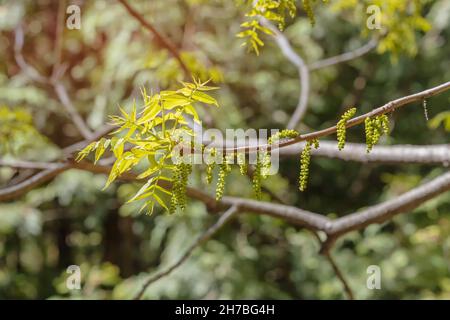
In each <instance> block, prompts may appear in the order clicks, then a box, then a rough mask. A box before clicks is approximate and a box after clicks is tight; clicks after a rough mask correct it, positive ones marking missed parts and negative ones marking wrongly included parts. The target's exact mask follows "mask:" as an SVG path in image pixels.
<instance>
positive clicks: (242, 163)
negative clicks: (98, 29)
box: [237, 152, 248, 176]
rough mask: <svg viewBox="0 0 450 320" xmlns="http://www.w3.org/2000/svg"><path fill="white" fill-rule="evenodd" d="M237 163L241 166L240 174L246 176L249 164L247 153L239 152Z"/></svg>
mask: <svg viewBox="0 0 450 320" xmlns="http://www.w3.org/2000/svg"><path fill="white" fill-rule="evenodd" d="M237 163H238V165H239V171H240V173H241V174H242V175H243V176H245V175H246V174H247V171H248V164H247V163H246V162H245V153H243V152H239V153H238V154H237Z"/></svg>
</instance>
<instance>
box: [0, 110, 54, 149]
mask: <svg viewBox="0 0 450 320" xmlns="http://www.w3.org/2000/svg"><path fill="white" fill-rule="evenodd" d="M46 140H47V139H46V138H45V137H44V136H43V135H41V134H40V133H39V132H38V131H37V130H36V128H35V127H34V125H33V119H32V116H31V114H30V113H29V112H28V111H27V110H26V109H24V108H21V107H15V108H9V107H7V106H0V155H2V154H8V153H11V154H17V153H18V152H20V151H23V150H25V149H28V148H30V147H33V146H34V145H35V144H36V143H37V142H38V141H42V142H44V141H45V142H46Z"/></svg>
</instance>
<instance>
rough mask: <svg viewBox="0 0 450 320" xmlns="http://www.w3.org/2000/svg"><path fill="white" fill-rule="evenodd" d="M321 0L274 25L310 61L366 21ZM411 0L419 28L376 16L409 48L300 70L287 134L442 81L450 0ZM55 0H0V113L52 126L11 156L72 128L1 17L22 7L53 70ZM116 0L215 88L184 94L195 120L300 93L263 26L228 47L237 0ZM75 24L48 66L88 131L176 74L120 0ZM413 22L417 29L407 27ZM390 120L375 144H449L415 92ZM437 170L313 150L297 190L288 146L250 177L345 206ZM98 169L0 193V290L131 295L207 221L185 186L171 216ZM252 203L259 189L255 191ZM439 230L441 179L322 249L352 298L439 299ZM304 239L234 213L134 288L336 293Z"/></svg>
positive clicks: (256, 116)
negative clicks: (434, 188) (252, 50)
mask: <svg viewBox="0 0 450 320" xmlns="http://www.w3.org/2000/svg"><path fill="white" fill-rule="evenodd" d="M329 2H330V3H329V4H326V5H325V4H320V6H317V8H315V9H314V14H315V20H316V23H315V25H314V26H312V25H311V23H310V21H309V19H308V18H307V17H306V15H305V13H304V11H302V10H299V16H298V17H296V18H294V19H288V20H286V25H285V26H284V32H285V34H286V36H287V37H288V39H289V41H290V42H291V43H292V45H293V46H294V48H295V49H296V51H297V52H298V53H299V54H300V55H302V57H304V59H305V60H306V61H307V62H309V63H311V62H314V61H317V60H320V59H323V58H327V57H330V56H333V55H336V54H340V53H342V52H344V51H348V50H351V49H354V48H357V47H360V46H361V45H363V44H364V43H365V41H367V40H366V39H365V38H361V34H362V35H363V36H364V35H366V36H371V33H370V32H369V31H367V30H365V29H364V27H362V26H363V25H364V21H365V18H366V17H367V15H366V12H365V10H362V9H356V10H344V8H341V9H339V10H333V5H336V6H338V5H339V4H340V3H344V2H346V3H350V4H353V5H356V6H357V8H363V7H361V6H364V4H365V3H366V2H365V1H364V2H360V1H358V4H356V3H355V1H329ZM406 2H409V1H386V2H384V1H383V3H389V4H390V5H389V6H391V7H389V6H387V5H386V6H387V7H386V6H384V5H383V6H382V13H383V14H384V13H386V14H387V13H389V12H390V13H391V14H394V15H397V13H398V11H397V10H401V8H398V6H402V3H406ZM415 2H418V3H420V11H421V16H424V17H425V18H426V19H427V21H428V23H429V24H430V26H429V27H428V26H427V27H426V28H425V22H424V21H422V20H420V21H417V20H416V19H415V18H411V19H413V21H409V20H408V21H407V22H405V23H406V26H405V25H403V24H401V23H399V24H397V23H396V22H395V20H389V21H383V22H384V23H387V25H389V24H390V23H395V25H393V26H392V27H395V28H400V31H401V32H403V33H400V36H398V37H396V38H395V39H390V40H389V41H391V43H397V44H400V45H401V46H406V48H403V49H404V50H399V51H398V52H397V51H396V52H395V53H396V59H394V60H393V59H392V57H393V55H391V54H390V53H388V52H387V51H389V48H390V46H391V44H389V43H386V44H384V47H379V48H378V49H379V50H378V52H371V53H369V54H367V55H365V56H364V57H362V58H359V59H356V60H353V61H350V62H348V63H345V64H341V65H337V66H332V67H329V68H325V69H321V70H318V71H315V72H313V73H312V74H311V86H312V90H311V96H310V108H309V111H308V113H307V115H306V117H305V119H304V124H302V126H301V127H300V128H299V129H300V132H304V131H307V130H309V129H322V128H325V127H328V126H330V125H333V124H335V123H336V121H337V119H339V116H340V115H341V114H342V113H343V112H344V111H345V110H346V108H347V107H348V106H349V105H352V106H355V107H357V108H358V110H360V111H361V112H367V111H369V110H371V109H372V108H374V107H376V106H380V105H382V104H383V103H385V102H387V101H389V100H391V99H394V98H397V97H400V96H403V95H406V94H410V93H413V92H416V91H420V90H423V89H426V88H429V87H431V86H433V85H437V84H439V83H442V82H445V81H448V79H449V78H450V43H449V41H448V39H449V36H450V4H449V2H448V1H445V0H435V1H431V0H430V1H415ZM58 3H59V1H50V0H39V1H26V0H24V1H0V16H1V18H0V57H1V58H0V105H6V106H8V110H15V111H13V112H16V111H17V110H19V109H18V108H17V107H19V106H24V107H26V108H27V110H28V111H29V112H30V114H31V115H32V120H33V121H32V122H33V125H34V128H35V129H36V130H38V131H39V133H40V135H42V136H43V137H46V139H47V140H48V141H52V143H44V144H42V145H39V147H36V145H34V146H35V147H34V148H31V149H28V150H27V152H26V153H24V154H21V153H19V154H18V155H11V154H10V155H8V157H11V158H13V159H14V158H20V159H23V160H37V161H45V160H48V161H53V160H58V159H59V157H60V151H59V150H60V149H61V148H63V147H65V146H68V145H70V144H72V143H74V142H76V141H79V140H80V139H81V138H80V137H79V135H78V132H77V130H76V128H75V127H74V126H73V124H72V123H71V121H70V119H69V117H68V116H67V115H66V114H65V112H64V109H63V108H61V106H60V104H59V102H58V101H57V99H56V97H55V95H54V93H53V92H51V90H49V89H48V88H47V87H45V86H42V85H38V84H36V83H34V82H33V81H31V80H30V79H29V78H28V77H27V76H26V75H25V74H24V73H23V72H21V70H20V69H19V67H18V66H17V64H16V62H15V58H14V28H15V27H16V26H17V25H18V24H19V23H21V22H23V23H24V30H25V44H24V49H23V55H24V57H25V58H26V60H27V61H28V62H29V63H30V64H32V65H33V66H34V67H35V68H36V69H38V70H39V71H40V72H42V73H43V74H44V75H50V74H51V72H52V66H53V64H54V63H55V61H56V59H57V58H56V57H55V54H54V35H55V29H56V21H57V17H56V15H57V12H58ZM130 3H131V4H132V5H133V6H134V7H136V8H138V9H139V11H140V12H141V13H142V14H143V15H144V16H145V17H146V18H147V19H149V20H150V21H151V22H152V23H153V24H154V25H155V26H157V28H158V30H161V31H162V32H164V34H166V35H167V36H168V37H170V39H171V40H172V41H173V42H174V43H176V44H177V46H178V47H180V48H181V51H183V52H185V53H184V54H183V56H184V59H185V61H191V62H189V63H187V64H188V65H190V68H191V69H195V68H197V69H199V71H197V73H198V74H203V75H202V76H201V77H207V78H210V77H211V78H213V80H214V82H215V83H216V84H217V85H219V86H220V88H221V90H219V91H218V92H217V94H216V95H215V98H216V99H217V100H218V101H219V103H220V104H221V109H220V110H219V109H210V110H208V111H209V112H208V113H206V112H205V111H204V110H201V109H199V113H200V115H199V116H200V118H201V119H204V123H206V124H208V123H213V124H214V125H215V126H217V127H218V128H220V129H226V128H236V127H239V128H280V129H282V128H284V127H285V124H286V122H287V120H288V118H289V115H290V114H292V112H293V110H294V109H295V107H296V104H297V97H298V90H299V87H298V86H299V83H298V76H297V70H296V68H295V67H294V66H293V65H291V64H290V63H289V62H288V61H286V59H285V58H284V56H283V55H282V53H281V52H280V51H279V49H278V47H277V46H276V45H275V44H274V43H273V41H272V40H271V39H270V38H269V37H266V36H262V37H263V40H264V42H265V44H266V45H265V47H264V49H263V50H261V52H260V55H259V56H258V57H256V56H255V55H254V54H249V53H247V52H246V50H245V48H242V47H241V43H242V39H239V38H236V37H235V35H236V34H237V33H239V32H240V31H241V27H240V24H241V23H242V22H244V21H245V17H244V14H245V10H243V9H242V7H239V6H236V4H235V3H234V1H227V0H211V1H200V0H195V1H194V0H190V1H183V0H155V1H130ZM363 3H364V4H363ZM297 5H299V6H300V4H297ZM168 8H170V9H168ZM389 10H391V11H389ZM4 17H8V18H7V19H6V18H4ZM402 21H404V20H402ZM411 23H412V24H418V25H417V26H418V27H417V28H416V27H414V26H411V25H410V24H411ZM81 24H82V27H81V29H80V30H68V29H64V31H63V32H64V37H63V43H62V61H63V63H65V65H66V67H67V71H66V73H65V75H64V77H63V80H62V81H63V82H64V84H65V86H66V87H67V88H68V91H69V94H70V96H71V99H72V101H73V102H74V104H75V106H76V108H77V109H78V110H79V111H80V113H81V114H82V115H83V116H84V117H85V118H86V119H87V121H88V124H89V126H90V127H91V128H92V129H97V128H99V127H100V126H101V125H102V124H104V123H105V122H106V121H107V117H108V115H111V114H117V111H118V108H117V104H120V105H126V106H131V105H132V100H133V98H134V97H137V96H138V95H139V88H140V87H142V86H145V87H147V88H152V89H154V90H160V89H167V88H168V87H170V86H172V85H173V83H175V82H176V80H179V79H180V78H181V77H182V75H181V74H180V69H179V67H177V66H176V61H175V60H174V59H171V58H170V57H168V55H167V53H165V52H164V51H161V50H160V49H159V48H158V47H156V46H155V45H154V44H153V42H152V41H151V36H150V35H149V34H148V33H146V31H145V30H142V29H141V28H140V26H139V25H138V23H137V22H136V21H135V20H134V19H132V18H131V17H130V16H129V15H128V14H127V13H126V11H125V10H124V9H123V7H121V6H120V5H119V4H118V3H116V2H113V1H107V0H98V1H89V2H85V3H84V5H83V6H82V22H81ZM428 28H429V31H428V32H427V33H426V34H424V33H423V32H421V31H420V30H425V29H428ZM362 30H363V31H362ZM413 38H414V40H413ZM385 39H389V38H385ZM386 41H387V40H386ZM382 43H383V42H380V46H381V45H382ZM405 51H406V52H405ZM410 54H414V56H411V55H410ZM191 57H192V58H191ZM201 66H207V67H208V68H207V69H202V67H201ZM205 70H209V71H205ZM211 70H213V71H211ZM174 79H175V81H174ZM449 102H450V97H449V95H448V94H442V95H439V96H436V97H433V98H431V99H429V100H428V113H429V116H430V119H432V118H434V117H436V116H438V115H439V114H441V115H442V114H443V112H448V106H449ZM440 117H441V118H442V119H444V117H445V116H440ZM435 119H436V118H435ZM439 119H440V118H439ZM445 119H447V118H445ZM390 120H391V121H390V122H391V126H392V133H391V135H390V136H389V137H382V138H381V141H380V143H381V144H401V143H404V144H406V143H410V144H437V143H448V138H449V132H448V131H446V130H445V126H443V125H437V124H436V125H432V127H433V128H434V129H432V130H431V129H430V128H429V127H428V125H429V123H427V121H426V120H425V119H424V117H423V110H422V105H421V104H416V105H414V104H413V105H411V106H408V107H407V108H404V109H402V110H398V111H396V112H395V114H393V116H392V118H391V119H390ZM434 121H435V122H438V123H441V122H442V121H444V120H434ZM445 121H447V120H445ZM447 122H448V121H447ZM447 122H445V123H447ZM433 123H434V122H433ZM430 124H431V122H430ZM3 128H4V127H3V125H2V127H1V128H0V130H2V129H3ZM363 130H364V128H363V127H359V128H354V129H351V130H347V132H346V136H347V141H352V142H363V140H364V139H363V137H364V133H363ZM443 170H444V169H440V168H435V169H433V168H431V167H430V166H427V165H406V164H405V165H401V166H399V165H397V166H393V165H375V164H360V163H348V162H343V161H338V160H331V159H325V158H320V159H319V158H312V159H311V167H310V178H309V183H308V184H309V185H308V189H307V191H305V192H304V193H299V192H298V191H297V188H296V187H293V186H296V183H297V181H296V180H297V178H298V159H296V158H292V159H291V158H289V159H283V162H282V164H281V168H280V174H279V175H276V176H270V177H269V178H268V179H267V180H265V181H263V186H265V187H267V188H269V189H270V190H272V191H273V192H274V193H276V194H277V195H279V196H280V197H282V198H283V199H284V200H286V201H287V202H289V203H292V204H295V205H297V206H299V207H300V208H303V209H307V210H311V211H316V212H320V213H323V214H325V215H330V216H342V215H345V214H348V213H350V212H353V211H355V210H357V209H358V208H362V207H365V206H369V205H372V204H375V203H378V202H381V201H383V200H385V199H388V198H394V197H396V196H397V195H399V194H401V193H403V192H405V191H407V190H409V189H410V188H412V187H414V186H416V185H418V184H419V183H420V181H421V180H422V179H423V178H425V179H427V178H431V177H435V176H438V175H439V174H441V173H442V172H443ZM195 172H196V173H194V174H193V175H192V176H191V179H190V184H191V185H193V186H201V188H202V189H206V191H208V192H210V193H211V194H213V192H214V190H213V189H214V188H213V187H205V185H204V182H203V181H204V175H205V173H204V172H201V171H195ZM25 174H27V173H26V172H25ZM17 175H19V177H20V174H19V173H18V172H17V171H16V170H14V169H11V168H6V167H5V168H0V183H1V184H2V185H7V183H8V182H10V181H11V180H14V179H17ZM106 179H107V178H106V177H105V176H102V175H94V174H92V173H87V172H83V171H78V170H70V171H67V172H65V173H63V174H61V175H59V176H58V177H56V178H55V179H54V180H53V181H51V182H49V183H47V184H46V185H43V186H41V187H39V188H37V189H34V190H32V191H31V192H29V193H28V194H26V195H25V196H23V197H22V198H20V199H18V200H16V201H12V202H7V203H1V204H0V298H85V299H86V298H92V299H103V298H114V299H116V298H130V297H132V295H133V294H134V293H136V291H137V290H138V289H139V287H140V284H141V283H142V282H143V280H144V279H146V278H147V277H148V276H149V275H150V274H151V273H153V272H155V271H156V270H159V269H161V268H164V266H167V265H168V264H170V263H171V262H172V261H174V260H175V259H177V258H178V257H179V256H180V254H181V253H182V252H183V251H184V250H185V249H186V248H187V247H188V246H189V245H190V243H191V242H192V241H193V240H194V239H195V237H196V235H197V234H199V233H200V232H201V231H203V230H204V229H205V228H206V227H207V226H209V225H210V224H212V223H213V222H214V221H215V220H216V216H214V215H209V214H208V213H207V212H206V209H205V207H204V205H203V204H202V203H199V202H197V201H190V202H189V204H188V207H187V208H186V210H185V213H183V214H175V215H167V214H164V213H162V212H157V213H156V212H155V214H153V215H152V216H150V217H149V216H145V215H139V214H138V209H139V204H135V203H130V204H125V203H126V201H127V200H128V199H129V198H130V197H131V195H132V194H134V193H136V191H137V190H138V189H139V187H140V185H139V184H138V183H124V182H118V183H116V184H115V185H112V186H111V187H110V188H108V189H107V190H106V191H102V190H101V189H102V188H103V185H104V183H105V182H106ZM246 180H247V178H246V177H243V176H241V175H239V172H238V170H237V169H235V170H233V171H232V172H231V173H230V176H229V177H228V184H227V186H226V189H225V194H228V195H237V196H245V197H251V196H252V190H251V184H250V183H249V182H248V181H246ZM263 200H268V201H270V200H271V199H270V197H269V195H267V194H266V193H263ZM158 210H159V209H158ZM449 233H450V198H449V195H448V194H444V195H442V196H440V197H437V198H435V199H433V200H431V201H429V202H427V203H426V204H425V205H422V206H421V207H420V208H417V209H416V210H413V211H412V212H410V213H408V214H405V215H401V216H398V217H396V218H394V219H393V220H392V221H391V222H389V223H386V224H383V225H373V226H370V227H368V228H366V229H365V230H363V231H360V232H352V233H351V234H349V235H347V236H345V237H344V238H342V239H341V240H340V241H338V243H337V244H336V246H335V248H334V250H333V255H334V257H335V259H336V262H337V264H338V265H339V266H340V267H341V269H342V271H343V273H344V274H345V275H346V277H347V278H348V280H349V283H350V285H351V287H352V288H353V289H354V291H355V295H356V297H357V298H371V299H375V298H390V299H394V298H396V299H398V298H402V299H404V298H415V299H417V298H441V299H449V298H450V258H449V257H450V251H449V250H450V240H449ZM318 249H319V247H318V244H317V241H316V240H315V238H314V237H313V236H312V235H311V234H310V233H309V232H307V231H305V230H302V229H300V228H296V227H293V226H291V225H289V224H288V223H286V222H283V221H280V220H277V219H274V218H270V217H265V216H257V215H251V214H249V215H240V216H239V217H238V218H237V219H236V220H234V221H233V222H232V223H231V224H229V225H228V226H226V228H225V229H223V230H222V231H221V232H220V233H219V234H217V236H216V237H214V239H212V240H211V241H209V242H208V243H206V244H205V245H204V246H203V247H201V248H198V249H197V250H196V251H195V254H194V255H193V257H191V258H190V259H189V260H188V261H187V262H186V263H185V264H184V265H183V266H182V267H181V268H180V269H178V270H177V271H175V272H174V273H173V274H171V275H170V276H169V277H166V278H164V279H162V280H160V281H159V282H157V283H155V284H154V285H153V286H152V287H151V288H150V289H149V290H148V291H147V293H146V296H145V297H146V298H153V299H160V298H172V299H174V298H235V299H238V298H277V299H281V298H295V299H302V298H309V299H311V298H320V299H331V298H337V299H340V298H343V297H344V295H343V290H342V287H341V284H340V282H339V281H338V280H337V278H336V276H335V274H334V273H333V270H332V269H331V267H330V265H329V264H328V263H327V261H326V260H325V258H324V257H322V256H320V255H319V254H318ZM72 264H76V265H80V266H81V270H82V290H81V291H76V290H74V291H67V289H66V287H65V285H64V284H65V280H66V278H67V276H68V274H67V273H66V268H67V267H68V266H69V265H72ZM374 264H375V265H379V266H380V267H381V270H382V290H369V289H367V287H366V279H367V274H366V269H367V267H368V266H369V265H374Z"/></svg>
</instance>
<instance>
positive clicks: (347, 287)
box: [310, 230, 355, 300]
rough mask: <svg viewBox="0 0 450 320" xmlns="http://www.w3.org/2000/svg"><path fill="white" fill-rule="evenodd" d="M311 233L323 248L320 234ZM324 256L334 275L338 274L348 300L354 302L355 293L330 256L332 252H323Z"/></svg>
mask: <svg viewBox="0 0 450 320" xmlns="http://www.w3.org/2000/svg"><path fill="white" fill-rule="evenodd" d="M310 231H311V230H310ZM311 233H312V234H313V235H314V237H315V238H316V239H317V242H319V245H320V247H321V248H322V247H323V240H322V239H321V238H320V236H319V234H318V233H317V232H316V231H311ZM322 255H323V256H324V257H325V258H326V259H327V261H328V262H329V263H330V265H331V267H332V269H333V271H334V273H335V274H336V277H337V278H338V279H339V281H340V282H341V283H342V286H343V287H344V290H345V293H346V294H347V297H348V299H350V300H354V299H355V295H354V294H353V291H352V289H351V287H350V285H349V284H348V281H347V279H346V278H345V277H344V274H343V273H342V271H341V270H340V269H339V267H338V265H337V264H336V262H335V261H334V259H333V257H332V256H331V254H330V250H327V251H325V252H322Z"/></svg>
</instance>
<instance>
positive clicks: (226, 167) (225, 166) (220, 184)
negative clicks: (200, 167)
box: [216, 156, 231, 201]
mask: <svg viewBox="0 0 450 320" xmlns="http://www.w3.org/2000/svg"><path fill="white" fill-rule="evenodd" d="M229 161H230V159H229V156H224V157H223V160H222V163H221V164H220V165H219V175H218V178H217V185H216V200H217V201H219V200H221V199H222V197H223V192H224V190H225V179H226V177H227V175H228V173H229V172H230V171H231V166H230V164H229Z"/></svg>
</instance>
